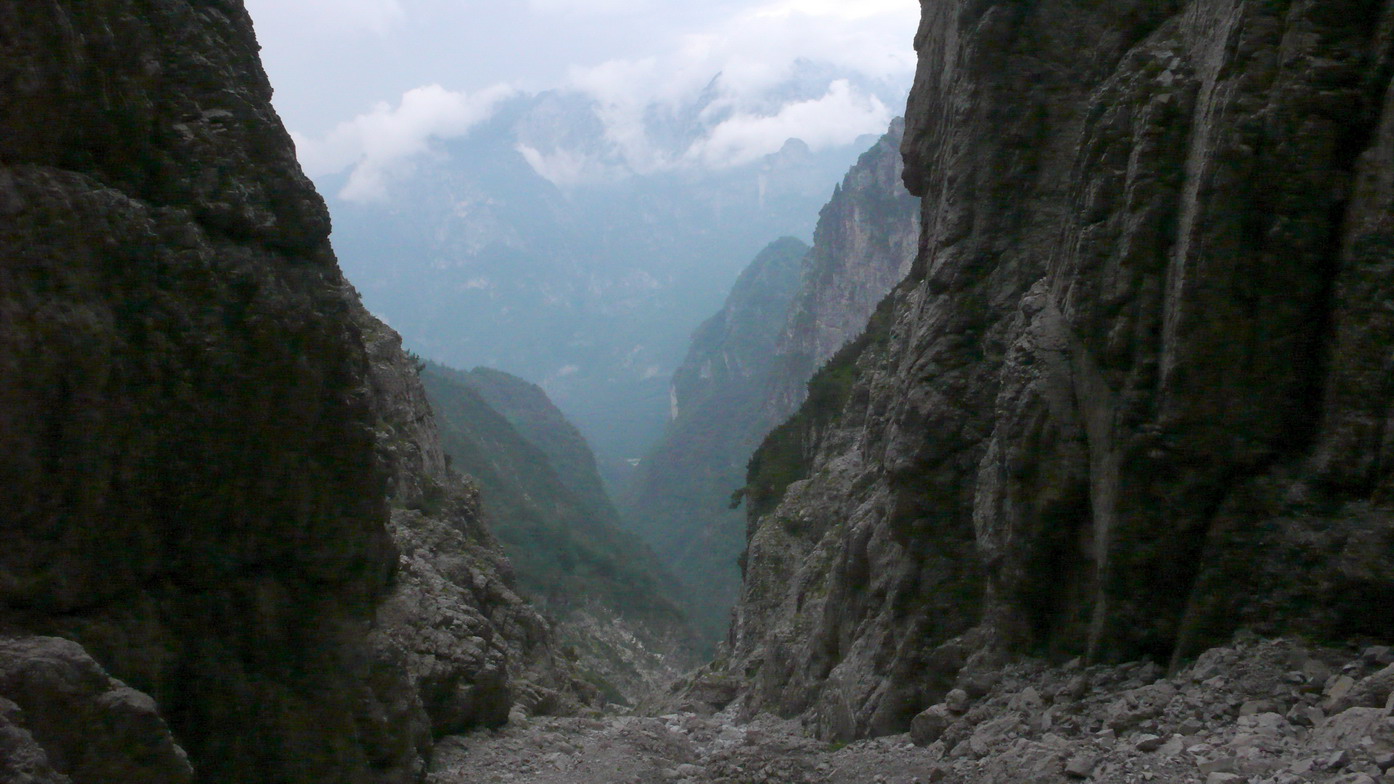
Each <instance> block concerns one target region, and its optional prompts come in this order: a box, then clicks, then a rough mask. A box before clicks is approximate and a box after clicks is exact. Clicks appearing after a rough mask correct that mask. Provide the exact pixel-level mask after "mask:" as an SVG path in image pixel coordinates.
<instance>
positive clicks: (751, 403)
mask: <svg viewBox="0 0 1394 784" xmlns="http://www.w3.org/2000/svg"><path fill="white" fill-rule="evenodd" d="M903 130H904V124H903V123H902V122H901V121H900V120H896V121H894V122H893V123H892V124H891V127H890V129H889V131H888V132H887V133H886V135H885V136H883V137H882V138H881V139H880V140H878V141H877V143H876V144H875V145H873V146H872V147H871V149H869V150H867V151H866V152H865V153H863V154H862V156H861V157H860V159H859V160H858V161H857V164H856V165H855V166H853V167H852V168H851V169H850V170H849V171H848V172H847V175H846V176H845V177H844V178H843V180H842V183H841V184H840V185H839V186H838V187H837V189H836V190H835V191H834V193H833V195H832V198H831V199H830V200H829V201H828V204H827V205H826V206H824V208H823V210H822V212H821V213H820V215H819V218H818V226H817V229H816V230H815V232H814V237H813V246H812V248H808V247H807V246H804V245H803V243H799V242H797V241H796V240H793V239H790V238H786V239H784V240H780V241H778V242H776V243H774V244H773V245H771V246H770V247H769V248H768V249H767V250H766V251H765V252H764V253H762V254H761V255H760V256H759V257H758V258H757V259H756V260H755V261H754V262H752V264H751V266H750V267H749V268H748V269H747V271H746V272H745V273H743V274H742V276H741V278H740V280H739V281H738V282H737V284H736V286H735V287H734V288H733V289H732V291H731V294H730V296H729V297H728V299H727V302H726V304H725V306H724V307H723V309H722V311H721V312H720V313H719V314H717V315H716V316H715V317H713V318H712V319H710V320H709V321H708V322H707V323H705V324H704V325H703V326H702V328H701V329H699V330H698V331H697V332H696V334H694V335H693V341H692V346H691V347H690V349H689V351H688V355H687V358H686V359H685V360H684V363H683V366H682V368H680V369H679V371H678V372H677V373H676V374H674V377H673V387H672V396H673V407H674V416H673V419H672V421H671V422H670V423H669V426H668V429H667V432H666V433H665V434H664V437H663V439H662V440H661V441H660V442H659V444H658V445H657V446H655V447H654V449H653V450H652V451H651V452H650V454H649V455H647V456H646V457H645V459H644V461H643V463H641V464H640V466H639V468H638V471H637V472H636V479H635V481H634V483H633V485H632V487H631V489H630V492H629V494H628V496H627V497H626V498H625V508H626V512H627V514H628V516H629V518H630V519H631V520H632V521H633V522H634V523H635V524H636V525H640V524H642V525H644V526H646V528H644V529H643V530H644V531H645V533H646V535H648V536H649V537H650V540H651V541H654V542H655V543H656V547H657V549H658V550H659V552H660V554H661V555H663V556H664V557H665V558H667V559H668V562H669V564H671V566H672V568H673V569H674V570H675V571H677V572H678V573H679V575H680V576H681V577H682V578H683V579H685V580H686V581H687V582H688V584H689V585H692V586H693V587H695V588H697V589H698V591H697V593H698V595H699V596H700V597H701V602H700V606H698V607H697V608H696V614H697V616H698V617H699V618H701V620H702V621H703V623H704V626H705V631H707V632H708V634H709V635H710V636H711V637H712V638H713V639H715V638H718V637H720V636H721V635H722V634H724V632H725V630H726V627H727V624H728V623H729V611H730V607H731V605H732V604H733V603H734V601H735V599H736V596H737V593H738V582H739V574H738V569H737V560H738V557H739V554H740V552H741V550H742V549H743V547H744V541H745V522H744V519H743V516H742V515H741V514H740V513H739V512H737V511H735V510H732V509H729V508H728V507H729V506H730V503H729V501H730V498H731V494H732V491H733V490H735V489H736V488H738V487H739V486H740V485H741V476H742V474H743V472H744V470H745V466H746V462H747V461H748V460H749V459H750V454H751V452H752V451H754V449H755V447H756V446H757V445H758V444H759V442H760V439H761V438H763V437H764V435H765V434H766V433H767V432H768V431H769V430H770V428H772V427H774V426H775V425H776V424H778V423H779V422H780V420H782V419H784V418H785V417H787V416H788V415H789V414H791V413H793V411H794V410H795V409H797V408H798V406H799V403H800V402H801V401H802V400H803V399H804V396H805V394H806V391H805V385H806V384H807V382H808V379H809V377H810V376H811V375H812V374H813V371H814V370H815V369H816V368H817V367H818V366H819V365H821V364H822V363H824V362H825V361H827V360H828V359H829V358H830V357H831V356H832V355H833V353H834V352H836V351H837V350H838V349H840V348H841V347H842V346H843V345H844V344H846V343H847V342H849V341H851V340H852V339H854V338H855V337H857V335H858V334H859V333H860V332H861V331H862V329H863V328H864V327H865V326H866V322H867V319H868V317H869V316H870V315H871V313H872V311H873V310H874V309H875V307H876V303H877V302H878V301H880V299H881V298H882V297H884V296H885V295H886V293H887V292H888V291H890V290H891V288H892V287H893V286H895V284H896V283H898V282H899V281H900V280H901V279H902V278H904V277H905V274H906V273H907V272H908V271H909V268H910V264H911V262H912V261H913V259H914V256H915V249H916V248H917V247H918V244H917V243H918V237H919V232H918V224H917V216H918V209H917V207H918V204H917V200H916V199H915V198H914V197H913V196H911V195H910V194H909V193H908V192H907V191H906V190H905V187H904V185H902V183H901V162H900V151H899V147H900V140H901V136H902V133H903Z"/></svg>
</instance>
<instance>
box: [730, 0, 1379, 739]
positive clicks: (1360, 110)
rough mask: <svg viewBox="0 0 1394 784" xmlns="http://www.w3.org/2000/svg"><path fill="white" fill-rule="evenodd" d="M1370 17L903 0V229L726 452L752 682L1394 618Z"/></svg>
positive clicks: (800, 694)
mask: <svg viewBox="0 0 1394 784" xmlns="http://www.w3.org/2000/svg"><path fill="white" fill-rule="evenodd" d="M1391 45H1394V5H1391V4H1390V3H1387V2H1334V1H1326V2H1316V1H1314V0H1292V1H1291V2H1277V3H1273V2H1258V1H1257V0H1223V1H1222V2H1200V1H1199V0H1196V1H1194V2H1180V1H1179V0H1177V1H1174V2H1163V3H1157V2H1123V3H1111V4H1106V5H1080V4H1075V3H1068V2H1063V1H1060V2H1057V1H1055V0H1037V1H1035V2H1024V3H1005V2H972V1H970V0H960V1H957V2H942V3H926V4H925V5H924V8H923V20H922V24H921V27H920V30H919V33H918V35H917V37H916V47H917V49H918V51H919V54H920V67H919V72H918V75H917V78H916V85H915V88H914V90H913V91H912V94H911V97H910V102H909V107H908V111H907V118H906V132H905V140H904V143H903V151H904V155H905V164H906V168H905V180H906V183H907V185H908V186H909V187H910V189H911V190H912V191H913V192H915V193H917V194H921V195H922V196H923V213H922V223H923V232H922V235H921V239H920V248H919V256H918V259H917V260H916V263H915V266H914V268H913V270H912V273H911V275H910V277H909V278H908V279H907V280H906V282H905V283H904V284H902V285H901V286H900V287H899V288H898V289H897V290H896V291H895V292H894V293H893V294H892V296H891V297H890V298H888V299H887V301H886V302H884V303H883V304H882V306H881V308H880V309H879V311H878V313H877V315H876V316H875V317H874V318H873V321H872V325H873V326H872V328H871V329H870V330H869V333H868V334H867V335H866V336H864V337H863V338H862V339H861V340H859V341H858V344H856V345H854V346H852V347H849V349H847V350H845V351H844V352H842V353H841V354H840V355H839V356H838V357H836V358H835V359H834V360H833V361H832V363H830V365H829V366H828V367H827V368H825V369H824V370H823V371H822V372H821V373H820V374H819V375H818V376H816V377H815V379H814V381H813V382H812V383H811V385H810V390H821V391H822V392H821V394H819V395H815V396H814V397H815V398H816V399H812V398H811V399H810V401H809V402H808V403H806V404H805V405H804V407H803V409H801V411H800V412H799V413H798V414H797V415H796V416H795V417H794V419H793V420H791V421H790V422H789V423H787V424H786V425H785V426H783V427H782V428H781V429H780V430H777V431H775V433H774V434H773V435H772V436H771V438H770V439H769V440H767V442H766V443H765V445H764V446H763V447H762V449H761V451H760V452H759V453H757V455H756V458H755V460H754V461H753V462H752V472H751V475H750V477H749V479H750V482H751V485H750V487H749V488H748V493H749V494H750V495H751V496H752V497H754V498H755V499H756V500H757V503H755V504H753V506H752V520H751V537H750V542H749V550H748V566H747V573H746V574H747V578H746V584H745V589H744V594H743V598H742V603H741V605H740V609H739V617H738V619H737V621H736V623H735V625H734V627H733V630H732V642H733V647H734V653H733V657H732V658H733V661H732V662H731V663H730V666H731V667H733V668H739V669H740V670H741V671H743V672H747V673H750V674H752V675H753V676H754V683H753V685H752V686H751V687H750V688H749V689H748V690H747V691H746V692H745V694H744V696H743V700H744V704H745V707H746V709H747V710H750V711H754V710H776V711H779V712H781V713H785V714H804V715H806V716H807V717H808V718H809V719H810V721H811V722H813V723H814V724H815V725H816V726H817V727H818V728H819V730H820V732H821V733H823V734H824V735H826V736H830V737H852V736H856V735H864V734H875V733H883V732H892V731H899V730H903V729H904V728H905V727H906V726H907V725H908V721H909V719H910V717H912V716H913V715H914V714H915V713H916V712H917V711H919V710H920V709H922V708H924V707H925V706H927V705H929V704H931V703H934V702H938V701H940V700H941V699H942V697H943V695H944V693H945V692H946V691H947V690H948V689H949V688H951V687H952V686H953V685H954V683H955V679H958V680H959V682H960V683H962V682H963V679H964V678H968V679H969V680H971V677H970V676H971V673H972V672H974V671H975V670H976V668H977V667H978V666H979V665H982V664H984V663H986V662H987V661H989V660H991V659H992V658H993V657H995V656H998V655H1000V654H1001V653H1003V652H1012V651H1033V652H1040V653H1046V654H1051V655H1059V656H1073V655H1080V654H1082V655H1086V656H1088V657H1090V658H1093V659H1098V660H1119V659H1126V658H1135V657H1151V658H1154V659H1159V660H1163V661H1165V660H1168V659H1175V658H1182V657H1185V656H1187V655H1190V654H1193V653H1194V652H1196V651H1197V650H1199V649H1200V648H1201V647H1203V646H1204V645H1206V644H1210V643H1214V642H1216V641H1220V640H1222V639H1224V638H1226V637H1227V636H1228V635H1229V634H1231V633H1232V632H1233V631H1234V630H1235V629H1236V628H1237V627H1240V626H1248V627H1252V628H1254V629H1256V630H1259V631H1264V632H1270V633H1277V632H1300V633H1305V634H1310V635H1313V636H1317V637H1327V638H1341V637H1345V636H1350V635H1372V636H1381V637H1389V636H1391V635H1394V628H1391V624H1390V621H1389V615H1388V613H1387V612H1386V611H1384V610H1382V609H1381V608H1382V607H1387V606H1388V602H1389V601H1390V600H1391V598H1394V580H1391V578H1390V576H1389V575H1390V574H1394V555H1392V554H1394V518H1391V515H1390V510H1389V506H1388V504H1389V496H1388V491H1389V489H1390V482H1391V475H1390V472H1389V463H1388V462H1387V459H1386V456H1387V455H1388V454H1389V450H1390V442H1389V440H1388V437H1387V434H1386V433H1385V432H1384V431H1385V424H1384V423H1386V422H1387V421H1388V420H1389V415H1390V413H1391V401H1392V400H1394V390H1391V389H1390V388H1389V385H1388V378H1389V364H1388V362H1389V360H1388V346H1389V345H1391V343H1394V334H1391V327H1394V324H1391V322H1390V320H1389V319H1388V318H1387V314H1385V313H1384V311H1386V310H1387V309H1388V303H1389V301H1390V297H1391V287H1390V283H1389V280H1390V278H1389V275H1388V272H1389V265H1390V264H1391V259H1394V246H1391V243H1390V237H1391V235H1390V222H1391V217H1390V216H1391V214H1392V213H1391V206H1392V205H1391V202H1390V196H1391V188H1390V177H1391V175H1390V172H1391V171H1394V147H1391V127H1394V125H1391V121H1390V119H1389V118H1390V112H1391V111H1392V110H1391V108H1390V106H1391V104H1390V100H1389V98H1390V89H1391V82H1390V76H1391V72H1394V69H1391V65H1394V49H1391ZM965 667H966V669H965ZM968 685H971V683H970V684H968Z"/></svg>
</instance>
